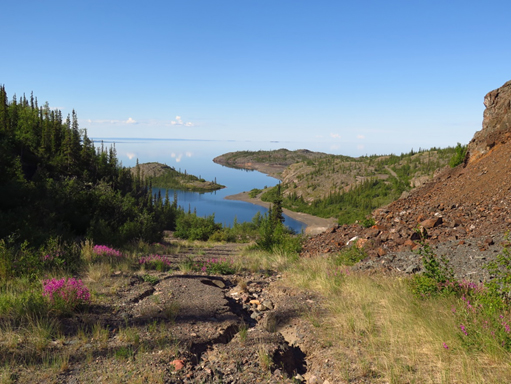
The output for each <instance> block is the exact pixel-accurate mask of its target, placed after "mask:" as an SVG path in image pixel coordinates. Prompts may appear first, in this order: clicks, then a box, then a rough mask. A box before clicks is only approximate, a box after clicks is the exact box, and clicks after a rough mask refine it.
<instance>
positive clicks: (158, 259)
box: [138, 255, 172, 272]
mask: <svg viewBox="0 0 511 384" xmlns="http://www.w3.org/2000/svg"><path fill="white" fill-rule="evenodd" d="M138 263H139V264H140V265H141V266H142V265H143V266H145V268H146V269H155V270H157V271H161V272H163V271H168V270H169V269H170V267H171V264H172V263H171V261H170V259H169V258H168V256H162V255H149V256H144V257H141V258H140V259H139V260H138Z"/></svg>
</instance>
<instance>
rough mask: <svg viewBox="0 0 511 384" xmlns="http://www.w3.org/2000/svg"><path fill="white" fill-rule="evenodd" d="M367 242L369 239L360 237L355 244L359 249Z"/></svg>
mask: <svg viewBox="0 0 511 384" xmlns="http://www.w3.org/2000/svg"><path fill="white" fill-rule="evenodd" d="M366 243H367V239H358V240H357V242H356V243H355V245H356V247H357V248H358V249H361V248H364V246H365V245H366Z"/></svg>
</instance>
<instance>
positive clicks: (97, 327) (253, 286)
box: [0, 244, 333, 383]
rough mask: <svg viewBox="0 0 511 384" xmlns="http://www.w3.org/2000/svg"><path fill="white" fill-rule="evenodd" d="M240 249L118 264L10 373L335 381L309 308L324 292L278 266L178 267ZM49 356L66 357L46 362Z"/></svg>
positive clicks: (59, 378) (54, 378)
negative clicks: (160, 265)
mask: <svg viewBox="0 0 511 384" xmlns="http://www.w3.org/2000/svg"><path fill="white" fill-rule="evenodd" d="M239 252H240V247H239V246H238V245H236V244H227V245H211V246H207V247H206V248H201V250H200V251H199V252H198V251H197V249H196V248H193V247H186V246H184V247H183V246H181V248H180V252H179V253H177V254H174V255H169V256H171V257H172V258H173V261H172V268H173V269H172V270H171V271H169V272H156V271H145V272H121V271H114V272H113V273H112V274H111V275H109V276H107V277H106V278H105V279H103V280H101V281H99V282H98V283H99V284H97V285H94V289H95V290H96V293H95V297H96V298H97V299H95V300H94V302H93V304H92V305H91V306H90V307H89V308H87V309H86V310H84V311H83V312H81V313H77V314H75V315H73V316H72V317H70V318H66V319H64V320H63V324H64V326H63V329H62V332H63V334H62V337H60V338H58V339H57V340H53V341H52V342H51V343H50V345H49V346H47V347H46V349H45V350H44V353H39V352H38V353H35V356H39V357H38V358H36V360H34V359H33V358H32V359H28V360H30V363H29V364H24V363H20V365H19V366H18V367H17V368H16V369H14V370H11V372H10V374H9V377H10V380H11V382H17V383H127V382H130V383H131V382H135V383H137V382H140V383H142V382H145V383H153V382H154V383H159V382H160V383H300V382H305V381H306V380H307V379H309V382H320V383H329V381H328V377H330V376H329V371H331V369H330V368H328V362H327V363H325V362H324V361H321V359H319V358H314V351H316V350H317V348H318V345H320V344H319V342H318V341H317V340H316V339H315V338H314V327H313V325H312V324H311V322H310V321H308V320H306V317H304V316H303V314H308V313H311V312H317V311H319V308H320V304H319V299H317V298H315V297H313V296H312V295H311V294H309V293H307V292H301V291H298V290H294V289H291V288H289V287H285V286H283V285H282V281H281V280H282V276H281V275H276V274H274V273H272V272H271V271H260V273H244V274H242V275H230V276H212V275H207V274H206V273H198V272H186V273H183V272H182V271H181V270H180V265H181V264H182V263H184V262H187V261H188V260H189V259H190V257H193V259H194V260H195V261H205V260H209V259H211V258H221V259H231V258H233V257H235V256H236V255H237V254H238V253H239ZM147 276H150V277H151V278H152V280H153V281H152V282H149V281H145V280H151V279H149V278H148V277H147ZM143 277H144V278H143ZM89 283H90V284H92V282H89ZM31 353H32V352H31V351H28V350H26V349H24V348H23V345H22V344H21V345H18V347H17V349H16V350H11V351H9V350H8V348H7V349H3V350H2V351H1V353H0V356H3V357H8V355H9V359H10V361H12V359H17V360H18V361H20V362H22V361H23V360H24V358H26V357H27V356H28V355H30V354H31ZM24 355H26V356H24ZM52 355H53V356H57V355H59V356H68V360H67V361H61V360H59V361H57V362H56V363H54V364H51V363H49V362H48V361H45V360H46V359H47V357H45V356H52ZM25 360H27V359H25ZM325 364H326V366H325ZM311 367H314V374H313V378H312V381H310V377H311ZM320 379H321V381H318V380H320ZM332 382H333V381H330V383H332Z"/></svg>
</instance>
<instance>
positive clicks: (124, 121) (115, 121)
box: [87, 117, 138, 125]
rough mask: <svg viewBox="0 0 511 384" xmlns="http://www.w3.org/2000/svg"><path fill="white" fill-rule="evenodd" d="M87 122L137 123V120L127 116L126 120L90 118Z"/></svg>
mask: <svg viewBox="0 0 511 384" xmlns="http://www.w3.org/2000/svg"><path fill="white" fill-rule="evenodd" d="M87 123H89V124H112V125H125V124H138V122H137V121H136V120H134V119H133V118H131V117H129V118H128V120H114V119H111V120H109V119H105V120H91V119H88V120H87Z"/></svg>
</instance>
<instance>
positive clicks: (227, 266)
mask: <svg viewBox="0 0 511 384" xmlns="http://www.w3.org/2000/svg"><path fill="white" fill-rule="evenodd" d="M191 269H192V270H193V271H195V272H206V273H209V274H213V275H232V274H234V273H235V272H236V271H235V270H234V267H233V264H232V262H229V261H227V259H209V260H206V261H204V262H194V263H193V264H192V265H191Z"/></svg>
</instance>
